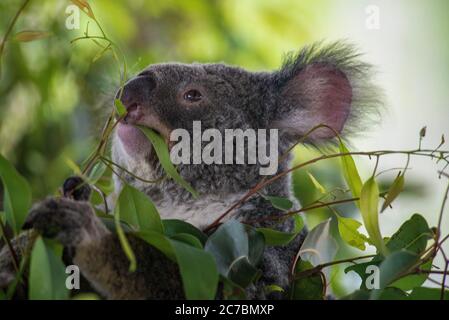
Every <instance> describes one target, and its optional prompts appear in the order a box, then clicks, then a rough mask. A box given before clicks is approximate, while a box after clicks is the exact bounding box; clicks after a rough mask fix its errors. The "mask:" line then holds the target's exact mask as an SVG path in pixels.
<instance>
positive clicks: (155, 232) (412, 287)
mask: <svg viewBox="0 0 449 320" xmlns="http://www.w3.org/2000/svg"><path fill="white" fill-rule="evenodd" d="M28 2H29V1H25V2H24V5H26V4H27V3H28ZM72 2H73V3H74V4H75V5H77V6H78V7H79V8H81V9H82V10H83V12H84V13H86V16H87V17H88V18H89V19H90V21H92V22H93V23H94V24H95V26H96V30H97V31H98V32H99V35H93V34H92V33H91V30H89V29H88V28H86V30H85V31H84V34H83V35H81V36H80V37H78V38H75V39H73V40H72V42H79V41H81V40H89V41H92V43H93V44H95V46H96V47H99V50H100V51H99V52H98V53H97V55H96V56H95V58H94V60H95V61H98V60H101V59H100V58H101V57H103V56H104V55H105V54H106V53H107V52H108V53H109V52H110V53H111V56H112V57H113V59H114V61H115V63H116V67H117V69H118V71H119V75H120V84H121V87H123V84H124V83H125V81H126V77H127V73H128V72H127V64H126V59H125V55H124V54H123V53H122V51H121V50H120V48H119V46H117V45H116V43H115V42H114V41H113V40H111V39H110V38H109V37H108V36H107V35H106V34H105V32H104V30H103V28H102V26H101V25H100V23H99V22H98V21H99V20H97V16H96V14H94V11H93V9H92V8H91V6H90V5H89V3H88V2H87V1H85V0H83V1H78V0H77V1H72ZM22 10H23V7H21V9H20V10H19V11H18V15H17V17H18V16H19V15H20V13H21V11H22ZM161 10H162V9H161ZM16 21H17V20H16V19H14V20H13V22H12V26H13V25H14V23H15V22H16ZM11 28H12V27H11ZM11 28H9V29H11ZM7 35H8V33H7ZM47 36H49V34H48V33H46V32H38V31H22V32H19V33H17V34H16V35H15V36H14V39H15V40H16V41H20V42H31V41H34V40H41V39H45V38H46V37H47ZM6 38H7V37H5V39H6ZM1 46H2V47H1V48H2V51H3V50H4V47H5V41H3V42H2V44H1ZM16 49H17V48H16ZM2 51H0V52H2ZM0 54H1V53H0ZM117 101H119V100H116V102H115V108H113V109H112V110H111V111H110V114H109V116H108V117H107V120H106V124H105V125H104V126H103V131H102V132H101V136H100V139H99V142H98V144H97V145H96V147H95V148H94V151H93V152H92V153H90V154H89V155H88V156H87V159H86V161H84V162H83V165H82V168H79V167H77V165H73V166H72V167H73V168H74V169H75V171H76V172H77V173H78V174H79V175H81V176H83V178H85V180H86V181H87V182H88V183H89V184H91V185H92V186H94V189H95V190H99V192H98V191H97V193H98V194H97V199H95V198H93V200H92V201H93V204H95V201H105V196H106V195H107V194H108V193H109V192H110V190H109V189H108V187H107V185H108V184H109V183H110V180H111V175H113V174H116V172H115V170H114V168H115V167H120V166H119V165H117V164H115V163H113V161H112V160H111V159H109V157H108V155H107V145H108V141H109V138H110V135H111V133H112V131H113V129H114V127H115V125H116V124H117V123H118V121H119V120H120V119H121V118H122V117H124V116H126V110H125V109H124V107H123V106H122V105H121V104H120V103H119V102H117ZM319 127H320V126H318V127H316V128H314V129H312V130H311V131H310V132H309V134H310V133H312V132H313V130H315V129H318V128H319ZM144 131H145V134H146V135H147V137H148V138H149V140H150V142H151V143H152V144H153V146H154V147H155V149H156V153H157V156H158V158H159V161H160V162H161V164H162V167H163V168H164V170H165V172H166V174H167V176H168V178H171V179H174V180H175V181H176V182H177V183H178V184H180V185H181V186H183V187H184V188H186V189H187V190H188V191H190V192H191V193H192V194H194V195H195V194H196V192H195V191H194V190H193V189H192V188H191V186H190V185H188V183H187V182H185V181H184V180H183V179H182V178H181V176H180V175H179V173H178V172H177V171H176V168H175V167H174V166H173V165H172V164H171V163H170V160H169V157H168V151H167V146H166V145H165V142H164V141H163V139H161V138H160V137H159V136H158V135H157V134H156V133H155V132H153V131H151V130H146V129H144ZM425 131H426V130H422V131H421V132H420V134H419V139H420V140H419V147H418V149H414V150H399V151H384V150H383V151H369V152H368V151H366V152H351V151H349V149H348V148H347V146H346V145H345V144H344V143H343V141H341V139H339V150H338V152H335V153H330V154H324V155H320V156H318V157H316V158H313V159H311V160H307V161H304V162H300V163H299V164H296V165H294V166H293V167H292V168H290V169H287V170H286V171H284V172H281V173H279V174H278V175H276V176H274V177H271V178H270V179H266V180H264V181H261V182H260V183H259V184H257V185H256V186H255V187H254V188H253V189H251V190H250V191H248V193H247V194H246V195H245V196H244V197H242V199H241V200H240V201H238V202H237V204H236V205H234V206H232V207H231V208H229V210H227V211H226V212H225V214H223V215H222V216H221V217H220V219H218V220H217V221H215V222H214V223H213V224H212V225H210V226H209V227H208V228H206V230H207V231H210V230H211V229H213V228H216V230H215V231H214V232H213V233H212V234H211V235H209V236H208V235H206V234H205V233H204V232H203V231H201V230H198V229H197V228H195V227H194V226H192V225H190V224H188V223H186V222H183V221H178V220H161V217H160V215H159V213H158V210H157V207H156V206H155V205H154V204H153V203H152V200H151V199H150V198H148V197H147V196H146V195H145V194H143V193H141V192H140V191H138V190H137V189H135V188H133V187H131V186H129V185H125V187H124V188H123V190H122V191H121V194H120V195H119V197H118V201H117V206H116V208H115V211H114V226H115V232H117V233H118V235H119V238H120V241H121V244H122V248H123V250H124V251H125V253H126V255H127V257H128V258H129V260H130V272H134V271H135V270H136V268H137V267H138V266H137V261H136V259H135V256H134V253H133V251H132V248H131V246H130V245H129V242H128V240H127V239H128V238H127V237H128V236H130V235H131V234H132V235H134V236H137V237H140V238H141V239H143V240H145V241H146V242H148V243H149V244H150V245H151V246H153V247H155V248H156V249H158V250H159V251H161V252H162V253H164V254H165V255H166V256H167V257H168V258H169V259H171V260H173V261H174V262H176V263H177V264H178V265H179V269H180V274H181V278H182V283H183V288H184V292H185V295H186V297H187V298H188V299H213V298H215V296H216V294H217V290H218V288H219V285H218V284H219V282H221V283H223V296H224V297H225V298H228V299H232V298H241V297H244V292H245V291H244V289H245V288H247V287H248V286H249V285H251V284H252V283H255V282H257V280H258V279H259V278H260V276H261V272H262V271H261V270H260V269H259V262H260V261H261V257H262V255H263V252H264V249H265V247H266V246H285V245H287V244H289V243H290V242H291V241H292V240H293V239H294V238H295V237H296V236H297V235H298V234H299V233H300V231H301V230H302V228H303V226H304V222H303V219H302V217H301V215H303V214H304V213H306V212H312V211H315V210H320V209H322V208H326V209H330V210H331V212H332V214H334V220H326V219H325V220H324V221H323V222H321V223H318V224H317V225H316V226H315V227H314V228H312V229H311V231H310V232H309V233H308V235H307V237H306V239H305V241H304V243H303V244H302V246H301V248H300V249H299V252H298V254H297V256H296V258H295V261H292V266H293V267H292V270H291V272H292V282H291V286H290V290H289V292H283V289H282V288H280V287H279V286H278V284H275V283H273V284H270V285H269V286H268V288H267V290H269V291H277V292H282V293H283V294H285V296H286V297H289V298H291V299H324V298H325V296H326V294H327V287H328V282H329V280H330V279H329V277H328V275H327V273H328V271H329V268H330V267H332V266H336V265H345V266H346V265H348V264H353V265H352V266H349V267H348V268H346V270H345V271H346V272H349V271H355V272H356V273H357V274H358V276H359V277H360V278H361V280H362V282H361V283H362V284H361V287H360V289H359V290H357V291H356V292H354V293H352V294H351V295H348V296H347V297H346V298H348V299H427V298H430V299H447V298H448V296H449V294H447V292H446V287H445V284H444V281H443V283H441V282H438V281H436V280H433V279H429V275H433V274H442V275H444V279H445V277H446V275H447V272H448V266H449V261H448V260H447V259H446V258H445V261H444V262H445V266H444V269H442V270H436V269H435V268H434V266H433V265H432V262H433V260H434V258H435V256H436V255H437V254H443V255H444V251H443V249H442V245H443V243H444V242H445V241H446V240H447V239H448V238H449V236H446V235H445V234H444V232H445V231H446V230H443V229H442V226H441V223H440V222H441V220H442V217H443V213H444V211H445V202H446V200H444V202H443V204H442V209H441V212H440V214H439V217H438V220H439V223H438V225H437V226H436V227H435V228H430V227H429V225H428V222H427V221H426V220H425V219H424V217H423V216H421V215H420V214H414V215H413V216H412V217H411V218H410V220H408V221H405V222H404V223H403V224H402V226H401V228H400V229H399V230H398V231H397V232H396V233H394V234H393V235H392V236H391V237H390V238H389V239H388V238H387V239H385V238H384V237H383V236H382V233H381V228H380V222H379V213H380V212H381V211H385V210H387V209H388V208H389V207H390V206H391V205H392V204H393V203H394V200H395V199H397V198H398V196H400V194H401V192H402V191H403V190H404V185H405V174H406V171H407V168H408V164H409V161H410V158H411V157H416V156H421V157H428V158H429V159H431V160H437V161H439V162H441V163H443V164H444V165H445V167H444V168H443V169H442V170H441V171H442V172H441V175H442V176H445V177H446V176H447V174H446V173H445V172H444V171H445V169H446V168H447V165H448V164H449V159H448V157H449V151H445V150H441V149H440V148H441V147H442V146H443V145H444V142H445V141H444V138H443V139H442V143H441V144H440V145H439V146H438V147H437V148H435V149H430V150H427V149H423V148H422V140H423V138H424V137H425ZM306 138H307V137H306V136H305V137H303V138H302V140H303V141H304V140H305V139H306ZM299 142H301V141H299ZM390 154H403V155H406V156H407V164H406V166H405V169H404V170H402V171H401V172H400V173H399V174H398V176H397V178H396V180H394V182H393V183H392V185H391V186H390V188H389V189H388V191H387V192H386V193H382V192H381V191H380V190H379V186H378V176H377V175H376V169H377V163H378V161H379V159H380V158H381V157H383V156H385V155H390ZM354 156H364V157H370V158H374V159H376V167H375V168H374V172H373V174H372V175H371V176H370V177H369V178H368V179H367V180H366V181H365V182H363V181H362V178H361V175H360V174H359V171H358V168H357V166H356V163H355V161H354V158H353V157H354ZM333 158H335V159H338V158H339V159H341V171H342V173H343V177H344V179H345V181H346V185H347V187H340V188H338V190H337V189H335V190H334V189H329V188H325V187H324V186H323V185H322V184H321V183H320V182H318V181H319V180H318V179H317V178H315V176H314V175H312V174H311V173H310V172H308V173H307V176H308V179H309V181H310V182H311V184H312V189H313V190H315V191H317V192H318V193H319V194H320V196H319V197H318V199H315V200H314V201H312V202H308V203H307V205H306V206H304V207H303V208H301V209H299V210H296V209H293V203H292V202H291V200H289V199H284V198H280V197H277V196H271V195H264V197H265V198H266V199H267V200H268V201H270V202H271V204H272V205H273V207H275V208H278V209H280V210H281V211H283V212H284V214H283V215H282V216H281V217H280V219H286V218H290V217H294V219H295V229H294V230H293V231H292V232H289V233H285V232H280V231H277V230H273V229H268V228H260V229H255V228H253V227H251V226H249V225H247V224H245V223H244V221H243V222H241V221H240V222H239V221H237V220H234V219H232V213H233V211H234V209H235V208H236V207H237V206H238V205H240V204H243V203H244V202H245V201H246V200H247V199H249V198H250V197H251V196H252V195H254V194H255V193H258V192H259V191H261V190H262V189H263V188H264V187H266V186H268V185H269V184H270V183H273V182H274V181H276V180H277V179H280V178H282V177H284V176H285V175H287V174H289V173H291V172H294V171H298V170H301V169H303V168H304V167H306V166H309V165H312V164H314V163H317V162H321V161H324V160H327V159H333ZM121 169H123V170H124V168H121ZM0 175H1V178H2V181H3V194H4V195H3V201H4V204H3V206H4V209H3V210H4V218H0V226H1V229H2V230H1V231H2V233H1V235H2V237H3V238H4V240H5V243H6V245H7V246H8V249H9V250H10V251H11V254H12V255H13V256H15V257H16V254H15V252H14V249H13V247H12V246H11V241H10V240H11V239H10V237H9V236H8V234H7V233H6V232H5V230H6V227H10V228H12V229H13V230H14V232H15V234H17V233H18V232H19V231H20V228H21V226H22V224H23V222H24V220H25V218H26V212H27V211H28V209H29V207H30V204H31V191H30V190H31V188H30V185H29V183H28V182H27V180H26V179H25V178H23V177H22V176H21V175H20V174H19V173H18V172H17V170H16V169H15V168H14V166H12V165H11V164H10V163H9V162H8V161H7V160H6V158H5V157H3V156H0ZM118 178H121V177H120V176H119V177H118ZM137 178H138V177H137ZM142 181H143V182H146V183H158V181H144V180H142ZM337 191H338V192H337ZM448 192H449V188H448ZM337 193H338V194H339V196H337ZM348 194H350V197H348V196H347V195H348ZM381 198H384V199H385V200H384V202H383V205H382V207H381V209H380V210H379V202H380V199H381ZM446 198H447V193H446V194H445V199H446ZM344 203H353V204H355V205H356V206H357V207H358V209H359V211H360V217H361V220H362V222H360V221H358V220H357V219H355V218H350V217H346V216H344V215H343V214H341V213H340V212H338V205H341V204H344ZM99 215H100V216H101V217H102V218H104V220H107V218H105V217H104V216H103V215H101V214H99ZM225 218H230V219H229V220H228V221H227V222H225V223H222V220H224V219H225ZM264 218H267V217H264ZM272 218H276V217H272ZM277 218H279V217H277ZM335 220H336V224H337V231H338V232H337V233H336V234H333V232H332V230H331V229H332V228H331V224H332V222H333V221H335ZM361 227H364V229H365V230H366V232H367V235H365V234H364V233H363V230H360V229H361ZM336 237H337V238H340V239H341V240H342V243H343V244H344V245H345V246H347V247H352V248H354V247H355V248H357V249H358V250H360V251H366V250H367V249H368V248H369V247H374V248H375V250H376V254H375V255H363V256H354V257H350V258H345V259H340V260H337V259H336V258H335V254H336V252H337V246H336V244H335V238H336ZM429 242H430V244H429ZM61 255H62V247H61V246H60V245H59V244H57V243H54V242H52V241H50V240H48V239H44V238H42V237H38V238H37V240H36V241H35V243H34V246H33V250H32V252H31V255H30V257H26V256H25V257H24V258H23V259H24V260H22V261H15V267H16V268H17V273H18V278H20V276H21V273H22V272H21V271H23V270H19V269H21V266H22V265H23V261H26V260H27V259H28V258H29V259H30V271H29V277H28V278H29V279H28V281H29V292H28V297H29V298H30V299H65V298H68V292H67V290H65V287H64V286H63V284H64V283H65V281H63V280H62V279H63V278H64V270H63V267H64V266H63V263H62V260H61ZM368 259H369V261H366V260H368ZM361 261H362V262H361ZM368 266H377V267H378V270H379V277H380V280H379V286H378V287H377V288H374V289H372V288H371V289H370V288H368V286H367V284H368V282H367V281H368V279H369V278H370V277H369V274H368V273H367V267H368ZM426 280H429V281H430V280H431V281H432V282H436V284H437V285H438V286H439V287H437V288H429V287H424V286H423V285H424V284H425V282H426ZM11 290H12V291H13V290H14V288H12V289H11ZM8 291H10V290H8ZM10 296H11V295H10V292H5V293H3V292H0V297H1V298H8V297H10Z"/></svg>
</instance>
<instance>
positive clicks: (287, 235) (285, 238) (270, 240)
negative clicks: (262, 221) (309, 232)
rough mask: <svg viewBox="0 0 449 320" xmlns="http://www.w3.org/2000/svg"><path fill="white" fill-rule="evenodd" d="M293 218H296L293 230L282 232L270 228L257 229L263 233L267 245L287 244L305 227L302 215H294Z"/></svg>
mask: <svg viewBox="0 0 449 320" xmlns="http://www.w3.org/2000/svg"><path fill="white" fill-rule="evenodd" d="M293 218H294V220H295V227H294V230H293V232H282V231H278V230H274V229H270V228H258V229H257V231H258V232H260V233H262V234H263V236H264V238H265V244H266V245H267V246H285V245H287V244H289V243H290V242H291V241H292V240H293V239H295V238H296V236H297V235H298V234H299V233H300V232H301V230H302V229H303V228H304V220H303V219H302V218H301V216H300V215H294V216H293Z"/></svg>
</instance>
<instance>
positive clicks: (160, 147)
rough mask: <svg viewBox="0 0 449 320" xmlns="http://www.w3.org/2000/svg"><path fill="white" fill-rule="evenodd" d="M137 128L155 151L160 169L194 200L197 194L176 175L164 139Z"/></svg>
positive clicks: (151, 132)
mask: <svg viewBox="0 0 449 320" xmlns="http://www.w3.org/2000/svg"><path fill="white" fill-rule="evenodd" d="M138 128H139V129H140V130H141V131H142V132H143V133H144V134H145V136H146V137H147V138H148V139H149V140H150V142H151V144H152V145H153V147H154V150H155V151H156V155H157V157H158V159H159V162H160V163H161V166H162V168H164V170H165V172H166V173H167V175H168V176H169V177H170V178H172V179H173V180H175V181H176V182H177V183H178V184H179V185H180V186H182V187H183V188H184V189H186V190H187V191H189V192H190V193H191V194H192V195H193V196H194V197H195V198H197V197H198V193H197V192H196V191H195V190H194V189H193V188H192V186H191V185H190V184H189V183H188V182H187V181H185V180H184V179H183V178H182V177H181V176H180V175H179V173H178V171H177V170H176V168H175V167H174V166H173V163H172V162H171V160H170V154H169V152H168V146H167V144H166V143H165V141H164V139H162V137H161V136H160V135H159V134H157V133H156V132H154V131H153V130H151V129H149V128H146V127H142V126H138Z"/></svg>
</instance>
